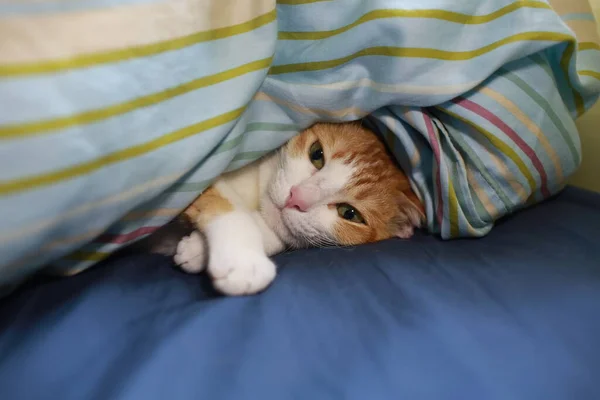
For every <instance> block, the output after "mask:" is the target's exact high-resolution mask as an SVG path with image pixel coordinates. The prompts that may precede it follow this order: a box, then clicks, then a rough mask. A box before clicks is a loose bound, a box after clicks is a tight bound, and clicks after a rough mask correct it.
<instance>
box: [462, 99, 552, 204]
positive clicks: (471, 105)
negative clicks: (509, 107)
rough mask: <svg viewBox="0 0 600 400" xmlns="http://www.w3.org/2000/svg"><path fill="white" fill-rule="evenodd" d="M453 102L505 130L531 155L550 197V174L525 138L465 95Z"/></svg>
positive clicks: (528, 155)
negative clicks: (547, 173)
mask: <svg viewBox="0 0 600 400" xmlns="http://www.w3.org/2000/svg"><path fill="white" fill-rule="evenodd" d="M452 102H454V103H455V104H458V105H460V106H462V107H464V108H466V109H467V110H469V111H472V112H474V113H475V114H478V115H480V116H482V117H483V118H485V119H486V120H488V121H489V122H491V123H492V124H493V125H494V126H496V127H497V128H498V129H500V130H501V131H502V132H504V133H505V134H506V136H508V137H509V138H510V139H511V140H512V141H513V142H515V144H516V145H517V146H519V148H520V149H521V151H523V153H525V154H526V155H527V157H529V159H530V160H531V162H532V164H533V166H534V167H535V169H536V170H537V171H538V173H539V174H540V177H541V178H542V188H541V189H542V194H543V195H544V197H550V191H549V190H548V175H546V170H545V169H544V165H543V164H542V162H541V161H540V159H539V158H538V156H537V154H535V151H534V150H533V149H532V148H531V147H529V145H528V144H527V143H525V141H524V140H523V139H521V137H520V136H519V134H518V133H517V132H515V131H514V130H513V129H512V128H511V127H510V126H508V125H506V124H505V123H504V121H502V120H501V119H500V118H498V117H497V116H496V115H494V114H492V113H491V112H490V111H488V110H486V109H485V108H483V107H482V106H480V105H479V104H477V103H475V102H473V101H471V100H468V99H465V98H463V97H458V98H456V99H454V100H452Z"/></svg>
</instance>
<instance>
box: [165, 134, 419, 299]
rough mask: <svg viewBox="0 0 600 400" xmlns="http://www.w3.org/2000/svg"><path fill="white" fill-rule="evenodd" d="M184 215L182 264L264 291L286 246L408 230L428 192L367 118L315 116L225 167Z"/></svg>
mask: <svg viewBox="0 0 600 400" xmlns="http://www.w3.org/2000/svg"><path fill="white" fill-rule="evenodd" d="M184 215H185V216H187V218H188V219H189V220H190V221H191V222H192V223H193V224H194V226H195V228H196V230H195V231H193V232H192V233H191V234H190V235H188V236H185V237H184V238H182V239H181V240H180V241H179V243H178V244H177V249H176V253H175V255H174V261H175V263H176V264H177V265H178V266H179V267H180V268H181V269H183V270H184V271H186V272H189V273H199V272H201V271H203V270H204V269H207V270H208V273H209V275H210V276H211V278H212V281H213V285H214V287H215V288H216V289H217V290H218V291H220V292H221V293H223V294H226V295H232V296H235V295H250V294H255V293H258V292H260V291H262V290H264V289H265V288H267V286H269V285H270V284H271V282H272V281H273V280H274V279H275V276H276V273H277V272H276V266H275V264H274V263H273V261H272V260H271V259H270V258H269V256H272V255H274V254H277V253H280V252H282V251H284V250H286V249H299V248H305V247H318V246H329V245H341V246H349V245H357V244H361V243H367V242H375V241H380V240H384V239H388V238H392V237H400V238H409V237H411V236H412V235H413V231H414V229H415V228H418V227H420V226H421V224H422V223H423V221H424V218H425V216H424V210H423V207H422V204H421V202H420V201H419V199H418V198H417V196H416V195H415V193H414V192H413V191H412V189H411V186H410V184H409V182H408V179H407V177H406V175H405V174H404V173H403V172H402V171H401V170H400V169H399V168H398V167H397V165H396V164H395V162H394V160H393V159H392V158H391V156H390V155H389V153H388V152H387V149H386V147H385V146H384V144H383V143H382V142H381V141H380V139H379V138H378V137H377V136H376V135H375V134H374V133H373V132H371V131H369V130H368V129H366V128H365V127H363V126H362V125H361V124H360V123H342V124H333V123H317V124H315V125H313V126H312V127H310V128H308V129H306V130H305V131H303V132H301V133H300V134H299V135H298V136H296V137H294V138H292V139H291V140H290V141H289V142H288V143H287V144H285V145H284V146H283V147H282V148H281V149H279V150H278V151H276V152H274V153H272V154H270V155H268V156H266V157H265V158H262V159H261V160H258V161H257V162H255V163H253V164H250V165H248V166H246V167H244V168H242V169H239V170H237V171H234V172H230V173H227V174H225V175H223V176H221V177H220V178H218V180H217V181H216V182H214V183H213V185H212V186H210V187H209V188H208V189H207V190H205V191H204V192H203V193H202V194H201V195H200V196H199V197H198V198H197V199H196V200H195V201H194V202H193V203H192V204H191V205H190V206H189V207H188V208H187V209H186V210H185V211H184Z"/></svg>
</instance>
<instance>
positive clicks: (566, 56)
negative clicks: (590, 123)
mask: <svg viewBox="0 0 600 400" xmlns="http://www.w3.org/2000/svg"><path fill="white" fill-rule="evenodd" d="M574 52H575V46H574V43H573V42H571V43H569V45H568V46H567V48H566V49H565V51H564V53H563V55H562V57H561V59H560V67H561V69H562V70H563V73H564V74H565V77H566V78H567V83H568V85H569V88H571V92H572V93H573V102H574V103H575V110H576V112H577V116H578V117H579V116H581V115H583V113H584V112H585V103H584V101H583V97H581V95H580V94H579V92H578V91H577V90H575V88H574V87H573V84H572V83H571V76H570V73H569V69H570V68H569V67H570V65H571V59H572V58H573V53H574Z"/></svg>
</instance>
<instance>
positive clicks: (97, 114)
mask: <svg viewBox="0 0 600 400" xmlns="http://www.w3.org/2000/svg"><path fill="white" fill-rule="evenodd" d="M270 64H271V58H265V59H263V60H258V61H254V62H251V63H248V64H244V65H241V66H239V67H236V68H232V69H230V70H227V71H224V72H220V73H218V74H214V75H209V76H204V77H202V78H198V79H195V80H193V81H191V82H186V83H184V84H182V85H179V86H175V87H172V88H169V89H166V90H164V91H162V92H158V93H152V94H149V95H147V96H142V97H138V98H136V99H133V100H129V101H126V102H123V103H119V104H114V105H112V106H109V107H105V108H98V109H95V110H89V111H84V112H81V113H79V114H73V115H68V116H66V117H60V118H53V119H46V120H42V121H34V122H28V123H24V124H16V125H4V126H0V139H8V138H14V137H17V136H18V137H22V136H30V135H36V134H40V133H42V132H48V131H56V130H58V129H65V128H68V127H71V126H76V125H84V124H90V123H94V122H98V121H102V120H105V119H107V118H111V117H115V116H117V115H121V114H125V113H127V112H131V111H134V110H136V109H138V108H142V107H148V106H151V105H154V104H158V103H160V102H162V101H165V100H169V99H171V98H173V97H176V96H180V95H182V94H185V93H189V92H191V91H193V90H196V89H200V88H202V87H206V86H210V85H215V84H217V83H220V82H224V81H226V80H229V79H233V78H236V77H238V76H241V75H244V74H247V73H250V72H254V71H258V70H261V69H264V68H268V67H269V65H270Z"/></svg>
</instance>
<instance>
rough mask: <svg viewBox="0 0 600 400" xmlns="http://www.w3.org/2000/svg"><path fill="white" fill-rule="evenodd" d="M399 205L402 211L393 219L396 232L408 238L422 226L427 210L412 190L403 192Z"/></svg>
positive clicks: (403, 237)
mask: <svg viewBox="0 0 600 400" xmlns="http://www.w3.org/2000/svg"><path fill="white" fill-rule="evenodd" d="M398 207H399V211H400V212H399V214H398V216H397V217H396V218H395V220H394V221H393V223H394V233H395V236H396V237H399V238H402V239H408V238H410V237H412V235H413V234H414V231H415V228H420V227H421V226H422V225H423V223H424V222H425V218H426V217H425V210H424V208H423V205H422V204H421V201H420V200H419V198H418V197H417V195H415V193H414V192H413V191H412V190H411V191H407V192H403V195H402V196H401V199H400V202H399V204H398Z"/></svg>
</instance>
